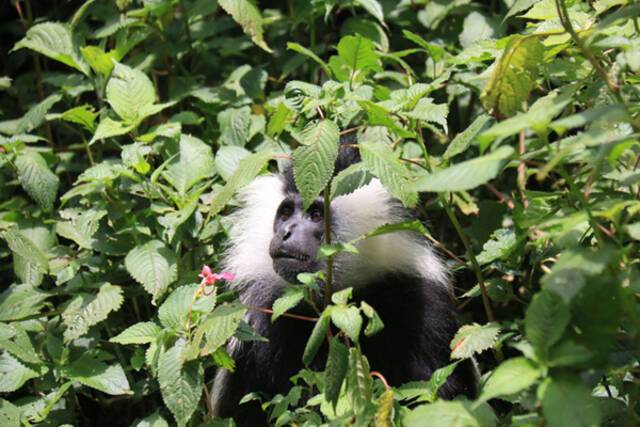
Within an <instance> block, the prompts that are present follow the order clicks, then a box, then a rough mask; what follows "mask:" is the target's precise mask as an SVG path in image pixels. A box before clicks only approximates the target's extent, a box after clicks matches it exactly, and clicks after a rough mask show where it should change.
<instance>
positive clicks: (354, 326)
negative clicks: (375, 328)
mask: <svg viewBox="0 0 640 427" xmlns="http://www.w3.org/2000/svg"><path fill="white" fill-rule="evenodd" d="M331 321H332V322H333V324H334V325H336V326H337V327H338V328H340V329H341V330H342V331H344V332H345V333H346V334H347V335H348V336H349V338H351V340H352V341H354V342H358V338H359V337H360V329H362V316H360V310H358V309H357V308H356V307H345V306H340V305H338V306H335V307H333V309H332V310H331Z"/></svg>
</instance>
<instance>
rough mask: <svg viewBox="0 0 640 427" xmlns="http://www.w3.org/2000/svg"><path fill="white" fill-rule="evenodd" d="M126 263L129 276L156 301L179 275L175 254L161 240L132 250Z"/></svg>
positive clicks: (152, 241) (151, 241)
mask: <svg viewBox="0 0 640 427" xmlns="http://www.w3.org/2000/svg"><path fill="white" fill-rule="evenodd" d="M124 263H125V266H126V268H127V271H128V272H129V274H131V276H132V277H133V278H134V279H136V281H137V282H138V283H140V284H141V285H142V286H144V288H145V290H146V291H147V292H149V293H150V294H151V295H152V296H153V300H154V301H155V300H156V299H157V298H158V297H159V296H161V295H162V294H163V293H164V292H165V291H166V290H167V288H168V287H169V285H170V284H171V283H172V282H173V281H174V280H176V278H177V275H178V266H177V264H176V257H175V255H174V253H173V252H172V251H171V250H170V249H169V248H168V247H166V246H165V245H164V243H162V242H161V241H159V240H150V241H149V242H147V243H145V244H142V245H139V246H136V247H135V248H133V249H131V251H129V253H128V254H127V256H126V258H125V260H124Z"/></svg>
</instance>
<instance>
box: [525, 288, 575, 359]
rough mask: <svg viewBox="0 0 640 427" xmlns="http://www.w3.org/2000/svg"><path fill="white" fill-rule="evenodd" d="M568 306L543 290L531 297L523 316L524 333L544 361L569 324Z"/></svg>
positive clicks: (557, 297) (555, 295)
mask: <svg viewBox="0 0 640 427" xmlns="http://www.w3.org/2000/svg"><path fill="white" fill-rule="evenodd" d="M569 318H570V312H569V306H568V305H567V304H566V303H565V302H564V301H563V300H562V297H560V296H559V295H558V294H556V293H555V292H552V291H549V290H546V289H543V290H542V291H540V292H539V293H538V294H536V295H535V296H534V297H533V300H532V301H531V303H530V304H529V307H527V312H526V315H525V324H524V325H525V332H526V334H527V338H528V339H529V341H531V344H533V346H534V348H535V349H536V353H537V354H538V356H540V357H541V358H543V359H545V358H546V356H547V352H548V350H549V349H550V348H551V346H552V345H553V344H554V343H556V342H558V340H559V339H560V337H562V334H563V333H564V330H565V328H566V327H567V325H568V324H569Z"/></svg>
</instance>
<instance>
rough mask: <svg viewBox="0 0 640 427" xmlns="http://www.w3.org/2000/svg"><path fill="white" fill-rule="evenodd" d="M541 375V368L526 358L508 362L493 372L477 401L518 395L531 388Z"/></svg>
mask: <svg viewBox="0 0 640 427" xmlns="http://www.w3.org/2000/svg"><path fill="white" fill-rule="evenodd" d="M541 375H542V372H541V371H540V368H538V367H537V366H536V365H535V364H534V363H533V362H531V361H530V360H528V359H525V358H524V357H515V358H513V359H509V360H506V361H504V362H502V363H501V364H500V365H498V367H497V368H496V369H495V371H493V373H492V374H491V376H490V377H489V379H488V380H487V382H486V383H485V384H484V386H483V387H482V393H481V394H480V396H479V397H478V400H477V401H478V402H486V401H487V400H489V399H493V398H494V397H498V396H509V395H511V394H515V393H518V392H520V391H522V390H525V389H527V388H529V387H530V386H531V385H532V384H533V383H534V382H536V380H537V379H538V378H540V376H541Z"/></svg>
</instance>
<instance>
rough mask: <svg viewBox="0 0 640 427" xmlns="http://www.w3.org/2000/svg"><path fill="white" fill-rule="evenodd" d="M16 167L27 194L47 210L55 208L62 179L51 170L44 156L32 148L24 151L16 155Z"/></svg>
mask: <svg viewBox="0 0 640 427" xmlns="http://www.w3.org/2000/svg"><path fill="white" fill-rule="evenodd" d="M16 168H17V169H18V179H19V180H20V184H21V185H22V188H24V190H25V191H26V192H27V194H29V196H31V198H32V199H33V200H35V201H36V202H37V203H38V205H39V206H40V207H41V208H42V209H44V210H45V211H50V210H51V209H53V204H54V203H55V201H56V195H57V194H58V186H59V185H60V179H58V177H57V176H56V175H55V174H54V173H53V172H51V170H50V169H49V166H48V165H47V162H46V161H45V160H44V158H43V157H42V156H41V155H40V154H39V153H37V152H35V151H32V150H25V151H22V152H21V153H20V154H18V156H17V157H16Z"/></svg>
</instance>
